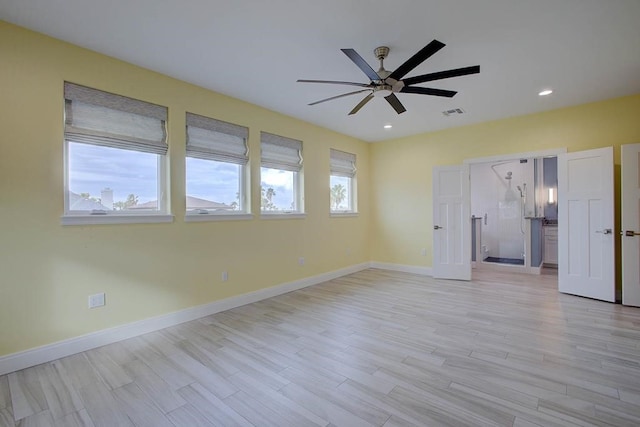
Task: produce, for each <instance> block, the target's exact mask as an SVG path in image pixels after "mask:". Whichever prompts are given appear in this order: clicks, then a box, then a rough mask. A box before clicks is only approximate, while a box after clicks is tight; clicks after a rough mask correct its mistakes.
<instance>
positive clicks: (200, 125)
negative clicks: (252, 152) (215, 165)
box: [187, 113, 249, 165]
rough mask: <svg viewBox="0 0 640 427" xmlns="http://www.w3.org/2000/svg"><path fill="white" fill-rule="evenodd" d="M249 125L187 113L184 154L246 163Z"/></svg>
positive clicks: (241, 163)
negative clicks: (185, 152)
mask: <svg viewBox="0 0 640 427" xmlns="http://www.w3.org/2000/svg"><path fill="white" fill-rule="evenodd" d="M248 137H249V129H248V128H246V127H244V126H239V125H235V124H233V123H227V122H223V121H221V120H216V119H212V118H209V117H204V116H199V115H197V114H192V113H187V156H189V157H196V158H199V159H205V160H215V161H219V162H226V163H235V164H239V165H246V164H247V162H248V161H249V150H248V147H247V138H248Z"/></svg>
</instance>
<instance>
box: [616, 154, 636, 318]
mask: <svg viewBox="0 0 640 427" xmlns="http://www.w3.org/2000/svg"><path fill="white" fill-rule="evenodd" d="M638 164H640V144H629V145H623V146H622V233H621V234H622V303H623V304H624V305H633V306H636V307H640V168H639V167H638Z"/></svg>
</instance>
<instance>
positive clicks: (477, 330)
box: [0, 270, 640, 427]
mask: <svg viewBox="0 0 640 427" xmlns="http://www.w3.org/2000/svg"><path fill="white" fill-rule="evenodd" d="M556 280H557V279H556V277H555V276H553V275H543V276H531V275H514V274H511V275H509V274H504V273H488V272H484V273H478V274H476V275H475V276H474V280H473V281H472V282H469V283H467V282H456V281H440V280H435V279H432V278H428V277H422V276H416V275H412V274H405V273H397V272H388V271H383V270H367V271H363V272H360V273H357V274H353V275H350V276H346V277H343V278H340V279H337V280H333V281H330V282H327V283H324V284H321V285H317V286H314V287H311V288H307V289H304V290H300V291H297V292H292V293H289V294H286V295H282V296H279V297H276V298H272V299H269V300H265V301H262V302H258V303H255V304H251V305H248V306H244V307H240V308H237V309H234V310H230V311H227V312H224V313H219V314H216V315H213V316H210V317H206V318H203V319H201V320H198V321H194V322H190V323H186V324H183V325H179V326H176V327H172V328H169V329H166V330H163V331H160V332H155V333H151V334H148V335H145V336H142V337H138V338H134V339H129V340H126V341H123V342H119V343H117V344H113V345H109V346H106V347H102V348H99V349H96V350H92V351H87V352H85V353H81V354H77V355H74V356H71V357H67V358H64V359H60V360H57V361H54V362H51V363H47V364H44V365H40V366H36V367H33V368H29V369H25V370H23V371H19V372H15V373H12V374H9V375H5V376H0V426H12V427H13V426H14V424H15V425H17V426H110V427H111V426H132V425H133V426H153V427H161V426H188V427H192V426H210V425H221V426H232V425H243V426H244V425H256V426H296V427H297V426H307V425H309V426H314V425H320V426H328V425H330V426H348V427H354V426H355V427H357V426H370V425H374V426H385V427H401V426H441V425H447V426H462V425H468V426H491V425H499V426H519V427H525V426H545V427H546V426H561V425H562V426H565V425H581V426H585V425H598V426H600V425H602V426H604V425H613V426H626V425H628V426H638V425H640V309H635V308H629V307H623V306H620V305H614V304H609V303H604V302H599V301H593V300H589V299H585V298H579V297H573V296H568V295H562V294H559V293H558V292H557V291H556Z"/></svg>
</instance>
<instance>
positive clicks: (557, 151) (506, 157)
mask: <svg viewBox="0 0 640 427" xmlns="http://www.w3.org/2000/svg"><path fill="white" fill-rule="evenodd" d="M566 152H567V148H566V147H565V148H552V149H549V150H541V151H529V152H525V153H512V154H501V155H497V156H488V157H476V158H473V159H465V160H463V162H462V164H465V165H473V164H480V163H495V162H502V161H512V160H520V159H531V158H536V157H558V156H560V155H561V154H565V153H566ZM469 170H470V168H469ZM469 178H471V177H469ZM468 197H469V200H468V201H467V203H468V204H469V205H471V193H469V196H468ZM527 227H530V224H529V222H528V221H527ZM530 234H531V233H530V232H528V233H527V238H526V244H527V247H528V248H530V247H531V241H530ZM464 238H465V239H468V240H469V241H471V230H469V235H468V236H464ZM477 256H478V254H477V253H476V257H477ZM529 258H530V257H529ZM476 259H477V258H476ZM476 262H477V264H476V266H479V265H482V260H480V262H478V261H476ZM501 267H502V266H500V265H499V264H496V265H495V266H491V268H492V269H494V268H495V269H501ZM504 271H513V268H509V266H505V267H504ZM518 271H522V272H527V273H533V274H540V268H527V269H523V270H518Z"/></svg>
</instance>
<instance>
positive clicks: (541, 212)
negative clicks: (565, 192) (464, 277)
mask: <svg viewBox="0 0 640 427" xmlns="http://www.w3.org/2000/svg"><path fill="white" fill-rule="evenodd" d="M470 176H471V186H470V190H471V213H472V231H471V233H472V245H471V246H472V265H473V266H474V268H481V269H492V270H502V271H511V272H521V273H529V274H541V272H542V269H543V267H551V268H557V263H558V261H557V218H558V208H557V206H558V204H557V189H558V184H557V158H556V157H537V158H521V159H515V160H514V159H509V160H503V161H500V160H496V161H492V162H484V163H473V164H470Z"/></svg>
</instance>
